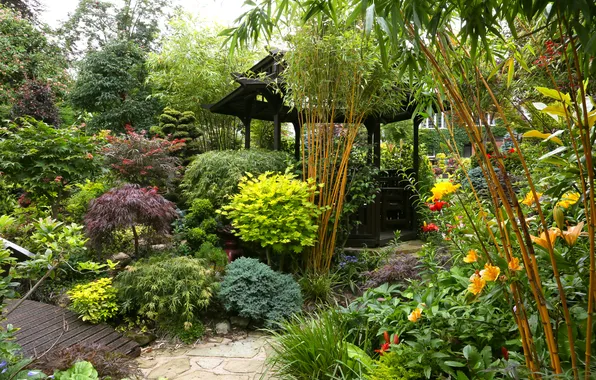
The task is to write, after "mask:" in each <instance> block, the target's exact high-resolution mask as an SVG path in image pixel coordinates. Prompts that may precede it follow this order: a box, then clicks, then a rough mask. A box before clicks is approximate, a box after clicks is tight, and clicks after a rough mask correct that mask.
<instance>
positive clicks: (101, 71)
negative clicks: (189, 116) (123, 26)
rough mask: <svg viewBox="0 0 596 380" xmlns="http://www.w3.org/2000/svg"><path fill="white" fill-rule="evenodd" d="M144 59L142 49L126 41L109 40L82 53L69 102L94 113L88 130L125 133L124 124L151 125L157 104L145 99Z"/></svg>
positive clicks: (145, 126)
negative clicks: (95, 49)
mask: <svg viewBox="0 0 596 380" xmlns="http://www.w3.org/2000/svg"><path fill="white" fill-rule="evenodd" d="M145 58H146V57H145V52H143V50H142V49H141V48H139V47H138V46H137V45H135V44H133V43H131V42H128V41H115V42H110V43H109V44H106V45H105V46H104V47H103V48H102V49H101V50H98V51H93V52H91V53H89V54H87V55H86V56H85V58H84V59H83V61H82V62H81V64H80V70H79V73H78V76H77V80H76V82H75V83H74V85H73V88H72V90H71V92H70V101H71V103H72V104H73V106H75V107H76V108H78V109H81V110H84V111H87V112H92V113H93V114H94V117H93V118H92V119H91V120H90V121H89V125H88V127H89V128H90V129H92V130H95V131H97V130H101V129H109V130H112V131H118V132H124V130H125V126H126V125H130V126H132V127H133V128H135V129H143V128H149V127H150V126H151V125H152V124H153V117H154V116H155V115H156V114H157V113H158V112H159V110H160V106H159V104H158V102H157V101H156V100H154V99H153V100H152V99H147V96H148V95H149V94H150V90H149V88H148V87H147V85H146V84H145V79H146V78H147V69H146V68H145Z"/></svg>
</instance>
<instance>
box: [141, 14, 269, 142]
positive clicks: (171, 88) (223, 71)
mask: <svg viewBox="0 0 596 380" xmlns="http://www.w3.org/2000/svg"><path fill="white" fill-rule="evenodd" d="M170 29H171V33H170V34H169V35H168V36H167V37H164V39H163V40H162V41H161V50H160V52H159V53H152V54H150V55H149V58H148V66H149V70H150V74H149V81H150V82H151V83H152V85H153V86H154V87H155V88H156V93H155V96H156V97H158V98H159V99H160V100H162V101H163V102H164V103H165V105H167V106H169V107H172V108H175V109H178V110H188V111H192V112H194V113H195V116H196V119H197V121H196V124H197V126H198V128H199V130H200V132H201V133H202V135H201V138H200V140H199V143H200V149H201V150H210V149H233V148H237V141H236V135H237V127H238V124H239V122H238V120H237V119H236V118H234V117H230V116H221V115H214V114H212V113H211V112H209V111H208V110H205V109H203V108H202V107H201V104H206V103H212V102H215V101H218V100H219V99H221V98H222V97H224V96H225V95H227V94H228V93H229V92H230V91H232V90H233V89H234V88H235V87H236V86H237V85H236V84H235V83H234V82H233V81H232V80H231V78H230V73H233V72H242V71H245V70H246V69H248V68H249V67H250V66H252V64H253V63H254V61H255V58H256V56H257V55H256V54H255V53H254V52H253V51H248V50H241V51H238V54H236V55H233V56H231V55H228V53H227V51H226V49H222V44H223V43H224V40H225V38H224V37H221V36H219V33H220V32H221V31H222V28H220V27H208V26H204V25H200V24H199V23H198V21H197V20H195V19H193V18H192V17H190V16H188V15H184V14H179V15H178V16H177V17H175V18H174V19H172V20H171V22H170ZM263 53H265V52H263ZM263 55H264V54H263ZM189 73H192V75H189Z"/></svg>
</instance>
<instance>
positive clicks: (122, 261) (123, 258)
mask: <svg viewBox="0 0 596 380" xmlns="http://www.w3.org/2000/svg"><path fill="white" fill-rule="evenodd" d="M110 260H112V261H117V262H118V268H124V267H125V266H127V265H128V264H129V263H130V262H131V261H132V258H131V257H130V256H129V255H127V254H126V253H124V252H119V253H116V254H115V255H112V257H110Z"/></svg>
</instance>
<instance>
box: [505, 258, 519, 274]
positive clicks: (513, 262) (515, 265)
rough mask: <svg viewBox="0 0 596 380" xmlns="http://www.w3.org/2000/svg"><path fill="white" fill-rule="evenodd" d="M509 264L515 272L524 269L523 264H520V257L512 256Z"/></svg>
mask: <svg viewBox="0 0 596 380" xmlns="http://www.w3.org/2000/svg"><path fill="white" fill-rule="evenodd" d="M508 266H509V269H511V270H512V271H514V272H517V271H519V270H522V267H521V265H519V259H518V258H517V257H512V258H511V261H509V264H508Z"/></svg>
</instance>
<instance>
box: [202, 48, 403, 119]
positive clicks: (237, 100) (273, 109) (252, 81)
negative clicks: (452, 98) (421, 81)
mask: <svg viewBox="0 0 596 380" xmlns="http://www.w3.org/2000/svg"><path fill="white" fill-rule="evenodd" d="M283 54H284V52H282V51H270V52H269V55H268V56H266V57H265V58H263V59H262V60H260V61H259V62H257V63H256V64H255V65H254V66H252V67H251V68H250V69H249V70H248V71H247V72H245V73H243V74H239V73H233V74H232V76H233V78H234V80H235V81H236V83H238V84H239V85H240V86H239V87H238V88H236V89H235V90H233V91H232V92H230V93H229V94H228V95H226V96H225V97H224V98H222V99H221V100H219V101H218V102H216V103H213V104H205V105H203V107H204V108H206V109H208V110H209V111H211V112H213V113H217V114H222V115H231V116H237V117H239V118H240V119H241V120H243V121H244V120H267V121H273V120H274V118H275V117H276V116H277V117H278V118H279V121H280V122H282V123H284V122H289V123H297V122H298V112H297V111H296V109H293V108H290V107H288V106H287V105H285V104H284V101H283V96H282V95H281V94H280V93H279V92H277V91H274V88H273V85H272V84H273V83H274V82H276V81H277V80H278V78H279V75H280V73H281V72H282V68H281V63H280V59H281V57H283ZM257 75H259V76H260V77H259V78H256V77H255V76H257ZM396 91H397V90H396ZM414 108H415V105H414V104H412V102H411V101H410V99H409V97H407V99H406V100H405V101H404V102H403V103H402V106H401V107H399V108H397V109H395V110H393V111H392V112H385V113H383V114H380V115H370V116H369V117H368V118H367V121H368V120H370V121H376V122H381V123H392V122H397V121H402V120H407V119H410V118H412V115H413V113H414ZM341 119H342V117H341V116H339V117H338V118H337V119H336V120H337V122H341ZM365 124H366V123H365Z"/></svg>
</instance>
